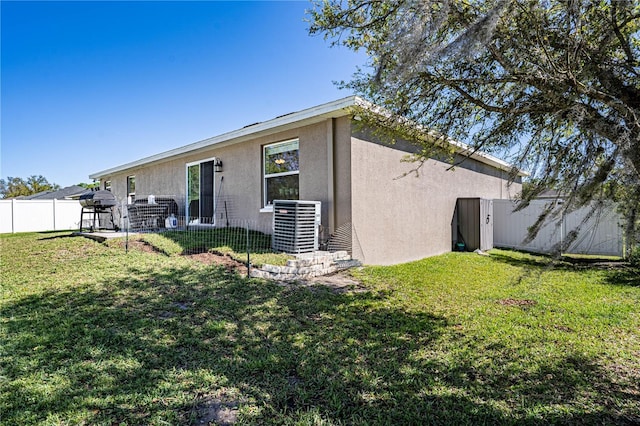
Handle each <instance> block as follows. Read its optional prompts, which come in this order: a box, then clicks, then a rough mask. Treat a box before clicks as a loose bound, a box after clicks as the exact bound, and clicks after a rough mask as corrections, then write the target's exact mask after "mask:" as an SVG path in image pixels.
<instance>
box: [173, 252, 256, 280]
mask: <svg viewBox="0 0 640 426" xmlns="http://www.w3.org/2000/svg"><path fill="white" fill-rule="evenodd" d="M183 256H185V257H187V258H189V259H193V260H195V261H197V262H201V263H204V264H205V265H222V266H224V267H225V268H226V269H227V271H229V272H237V273H239V274H246V273H247V265H245V264H244V263H242V262H238V261H237V260H235V259H234V258H232V257H231V256H229V255H227V254H222V253H216V252H211V251H208V250H207V249H205V248H194V249H190V250H188V251H187V252H186V253H184V254H183Z"/></svg>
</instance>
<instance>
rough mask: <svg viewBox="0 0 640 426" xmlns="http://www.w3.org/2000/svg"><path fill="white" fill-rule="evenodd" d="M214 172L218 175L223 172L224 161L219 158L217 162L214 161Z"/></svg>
mask: <svg viewBox="0 0 640 426" xmlns="http://www.w3.org/2000/svg"><path fill="white" fill-rule="evenodd" d="M213 170H214V171H215V172H216V173H220V172H221V171H222V160H221V159H219V158H216V159H215V160H213Z"/></svg>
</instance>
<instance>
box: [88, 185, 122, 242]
mask: <svg viewBox="0 0 640 426" xmlns="http://www.w3.org/2000/svg"><path fill="white" fill-rule="evenodd" d="M80 205H81V206H82V211H81V212H80V232H82V229H83V228H84V227H83V226H82V225H83V223H84V215H85V214H89V215H90V216H91V219H90V220H91V222H90V225H89V227H88V229H89V231H90V232H93V231H95V230H97V229H110V230H115V231H117V230H118V227H117V226H116V225H115V221H114V220H113V209H114V207H115V206H117V205H118V203H117V201H116V197H115V196H114V195H113V194H112V193H111V191H107V190H101V191H87V192H84V193H83V194H81V195H80Z"/></svg>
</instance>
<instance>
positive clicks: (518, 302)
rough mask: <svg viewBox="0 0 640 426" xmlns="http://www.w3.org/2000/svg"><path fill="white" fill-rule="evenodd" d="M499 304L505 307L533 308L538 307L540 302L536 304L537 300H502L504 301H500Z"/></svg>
mask: <svg viewBox="0 0 640 426" xmlns="http://www.w3.org/2000/svg"><path fill="white" fill-rule="evenodd" d="M498 303H499V304H501V305H503V306H533V305H536V304H537V303H538V302H536V301H535V300H529V299H511V298H509V299H502V300H498Z"/></svg>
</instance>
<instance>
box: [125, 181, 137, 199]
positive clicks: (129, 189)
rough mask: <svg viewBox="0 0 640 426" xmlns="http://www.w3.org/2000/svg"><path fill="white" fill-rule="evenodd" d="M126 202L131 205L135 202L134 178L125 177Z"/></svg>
mask: <svg viewBox="0 0 640 426" xmlns="http://www.w3.org/2000/svg"><path fill="white" fill-rule="evenodd" d="M127 199H128V200H127V202H128V203H129V204H132V203H133V202H134V201H135V200H136V177H135V176H127Z"/></svg>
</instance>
